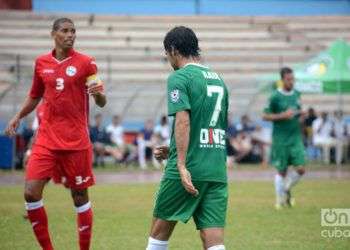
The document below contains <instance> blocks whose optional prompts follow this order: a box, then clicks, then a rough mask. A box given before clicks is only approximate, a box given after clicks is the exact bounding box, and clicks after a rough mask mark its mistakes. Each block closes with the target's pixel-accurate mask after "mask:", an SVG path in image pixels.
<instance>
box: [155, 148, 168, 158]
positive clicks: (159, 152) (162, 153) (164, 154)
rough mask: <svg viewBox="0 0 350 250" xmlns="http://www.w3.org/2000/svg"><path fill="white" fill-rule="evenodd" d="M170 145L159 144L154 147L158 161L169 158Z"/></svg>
mask: <svg viewBox="0 0 350 250" xmlns="http://www.w3.org/2000/svg"><path fill="white" fill-rule="evenodd" d="M168 154H169V147H168V146H159V147H156V148H155V149H154V157H155V158H156V159H157V160H158V161H162V160H166V159H168Z"/></svg>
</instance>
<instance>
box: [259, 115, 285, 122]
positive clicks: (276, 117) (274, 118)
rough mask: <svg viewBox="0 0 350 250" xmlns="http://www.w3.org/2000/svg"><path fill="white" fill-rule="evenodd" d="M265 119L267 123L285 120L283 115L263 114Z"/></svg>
mask: <svg viewBox="0 0 350 250" xmlns="http://www.w3.org/2000/svg"><path fill="white" fill-rule="evenodd" d="M263 119H264V120H265V121H271V122H273V121H280V120H284V119H285V118H284V117H282V115H281V113H280V114H268V113H264V114H263Z"/></svg>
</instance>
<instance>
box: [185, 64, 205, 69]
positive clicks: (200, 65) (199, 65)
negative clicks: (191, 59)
mask: <svg viewBox="0 0 350 250" xmlns="http://www.w3.org/2000/svg"><path fill="white" fill-rule="evenodd" d="M188 65H193V66H198V67H202V68H206V69H209V67H207V66H204V65H202V64H200V63H186V64H185V65H184V66H183V68H185V67H186V66H188Z"/></svg>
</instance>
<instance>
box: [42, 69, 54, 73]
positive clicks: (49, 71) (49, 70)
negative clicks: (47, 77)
mask: <svg viewBox="0 0 350 250" xmlns="http://www.w3.org/2000/svg"><path fill="white" fill-rule="evenodd" d="M53 73H55V71H54V70H53V69H44V70H43V74H53Z"/></svg>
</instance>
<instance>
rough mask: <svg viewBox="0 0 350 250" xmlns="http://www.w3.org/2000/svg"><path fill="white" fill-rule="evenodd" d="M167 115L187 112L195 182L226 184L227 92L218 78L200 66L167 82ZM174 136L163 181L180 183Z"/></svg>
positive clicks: (188, 68) (177, 73) (187, 67)
mask: <svg viewBox="0 0 350 250" xmlns="http://www.w3.org/2000/svg"><path fill="white" fill-rule="evenodd" d="M167 89H168V115H169V116H175V114H176V113H177V112H180V111H184V110H188V111H189V113H190V138H189V139H190V140H189V145H188V150H187V158H186V167H187V169H188V171H189V172H190V173H191V176H192V179H193V180H196V181H217V182H226V181H227V175H226V145H225V131H226V127H227V109H228V91H227V88H226V86H225V83H224V82H223V80H222V79H221V78H220V77H219V75H218V74H217V73H215V72H213V71H211V70H210V69H209V68H207V67H205V66H203V65H200V64H194V63H193V64H187V65H185V66H184V67H183V68H181V69H178V70H176V71H175V72H173V73H172V74H171V75H170V76H169V78H168V87H167ZM174 126H175V119H174V122H173V130H172V131H173V132H172V135H171V141H170V151H169V158H168V162H167V165H166V168H165V175H164V178H166V179H179V178H180V176H179V172H178V169H177V152H176V144H175V135H174Z"/></svg>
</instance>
